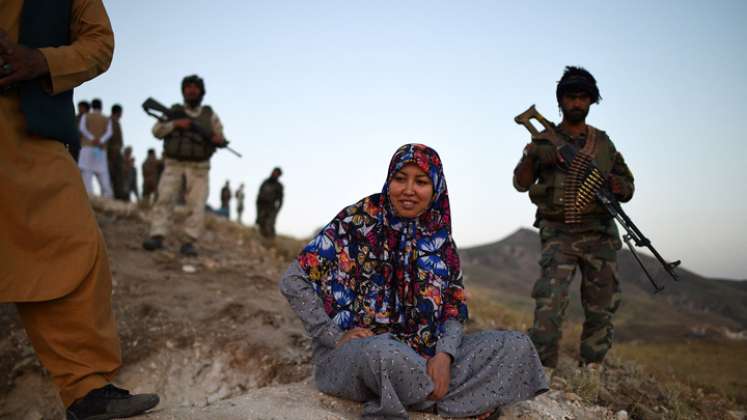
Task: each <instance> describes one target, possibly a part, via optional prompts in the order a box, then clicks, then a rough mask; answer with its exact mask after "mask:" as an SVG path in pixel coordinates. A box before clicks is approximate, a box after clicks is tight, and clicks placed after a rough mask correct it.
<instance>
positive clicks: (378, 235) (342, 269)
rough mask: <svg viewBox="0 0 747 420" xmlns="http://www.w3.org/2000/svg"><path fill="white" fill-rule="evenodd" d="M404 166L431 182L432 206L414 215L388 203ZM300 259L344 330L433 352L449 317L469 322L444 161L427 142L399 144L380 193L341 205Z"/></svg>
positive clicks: (420, 352) (332, 316)
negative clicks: (357, 330)
mask: <svg viewBox="0 0 747 420" xmlns="http://www.w3.org/2000/svg"><path fill="white" fill-rule="evenodd" d="M407 164H415V165H417V167H418V168H420V169H421V170H423V171H424V172H425V173H426V174H428V176H429V177H430V179H431V182H432V183H433V198H432V201H431V205H430V207H429V208H428V209H427V210H426V211H425V212H424V213H423V214H421V215H420V216H419V217H417V218H413V219H406V218H400V217H397V215H396V213H395V212H394V210H393V207H392V204H391V203H390V201H389V191H388V190H389V181H390V180H391V179H392V177H393V176H394V174H396V173H397V172H398V171H399V170H400V169H402V168H403V167H404V166H405V165H407ZM298 262H299V264H300V265H301V268H302V269H303V270H304V271H305V272H306V274H307V275H308V278H309V280H310V281H311V282H312V283H313V285H314V289H315V290H316V292H317V294H318V295H319V296H320V297H321V299H322V302H323V304H324V310H325V311H326V312H327V314H328V315H329V316H330V317H331V318H332V319H333V320H334V322H335V323H336V324H337V325H338V326H339V327H340V328H341V329H343V330H348V329H351V328H354V327H362V328H368V329H371V330H373V331H374V332H375V333H377V334H378V333H383V332H389V333H391V334H392V335H393V336H394V337H396V338H397V339H400V340H402V341H403V342H405V343H407V344H408V345H410V346H411V347H412V348H413V349H414V350H415V351H417V352H418V353H419V354H421V355H423V356H425V357H430V356H433V355H434V354H435V348H436V342H437V341H438V338H439V337H440V335H441V334H442V333H443V325H444V322H445V321H446V320H448V319H456V320H458V321H460V322H464V321H465V320H466V319H467V305H466V304H465V299H464V286H463V283H462V272H461V268H460V263H459V255H458V254H457V249H456V246H455V245H454V241H453V240H452V238H451V212H450V209H449V194H448V191H447V189H446V180H445V179H444V173H443V167H442V165H441V158H440V157H439V156H438V153H436V151H435V150H433V149H431V148H430V147H428V146H425V145H422V144H406V145H404V146H402V147H400V148H399V149H397V151H396V152H395V154H394V156H393V157H392V160H391V163H390V164H389V173H388V175H387V179H386V183H384V188H383V191H382V192H381V193H380V194H374V195H371V196H369V197H366V198H364V199H363V200H361V201H359V202H357V203H356V204H353V205H352V206H349V207H347V208H345V209H344V210H342V211H341V212H340V213H339V214H338V215H337V217H335V218H334V219H333V220H332V221H331V222H330V223H329V224H327V226H325V227H324V228H323V229H322V231H321V232H320V233H319V235H317V236H316V237H315V238H314V239H313V240H312V241H311V242H309V244H308V245H307V246H306V247H305V248H304V249H303V251H302V252H301V254H300V255H299V256H298Z"/></svg>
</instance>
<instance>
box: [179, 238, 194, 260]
mask: <svg viewBox="0 0 747 420" xmlns="http://www.w3.org/2000/svg"><path fill="white" fill-rule="evenodd" d="M179 252H180V253H181V254H182V255H184V256H185V257H196V256H197V248H195V246H194V245H192V242H185V243H183V244H182V247H181V248H179Z"/></svg>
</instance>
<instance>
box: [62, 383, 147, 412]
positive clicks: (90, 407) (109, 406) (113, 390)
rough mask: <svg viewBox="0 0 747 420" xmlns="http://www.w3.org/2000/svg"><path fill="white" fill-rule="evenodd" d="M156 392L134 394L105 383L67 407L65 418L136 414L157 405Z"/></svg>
mask: <svg viewBox="0 0 747 420" xmlns="http://www.w3.org/2000/svg"><path fill="white" fill-rule="evenodd" d="M158 401H159V398H158V395H156V394H136V395H132V394H130V392H129V391H127V390H126V389H122V388H117V387H116V386H114V385H111V384H109V385H106V386H104V387H101V388H97V389H94V390H93V391H91V392H89V393H88V394H86V396H85V397H83V398H81V399H79V400H78V401H75V402H74V403H73V404H72V405H70V407H68V409H67V420H108V419H115V418H124V417H132V416H137V415H138V414H143V413H144V412H146V411H148V410H150V409H151V408H153V407H155V406H156V405H158Z"/></svg>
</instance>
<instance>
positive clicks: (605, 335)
mask: <svg viewBox="0 0 747 420" xmlns="http://www.w3.org/2000/svg"><path fill="white" fill-rule="evenodd" d="M616 268H617V264H616V262H615V261H609V260H604V259H601V258H598V257H592V258H584V261H582V263H581V274H582V280H581V303H582V304H583V306H584V314H585V315H586V318H585V321H584V329H583V332H582V333H581V361H582V362H584V363H601V362H602V361H603V360H604V356H605V355H606V354H607V351H609V349H610V348H611V347H612V340H613V338H614V327H613V325H612V316H613V315H614V314H615V312H616V311H617V308H618V307H619V306H620V297H621V293H620V282H619V281H618V279H617V275H616V274H615V272H616Z"/></svg>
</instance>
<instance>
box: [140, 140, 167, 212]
mask: <svg viewBox="0 0 747 420" xmlns="http://www.w3.org/2000/svg"><path fill="white" fill-rule="evenodd" d="M161 166H163V163H162V162H161V161H160V160H159V159H158V158H157V157H156V149H148V156H146V158H145V160H144V161H143V164H142V165H141V167H140V168H141V169H142V172H141V173H142V175H143V203H145V205H146V206H150V205H151V196H153V197H154V199H153V200H154V201H155V198H157V197H158V178H159V175H160V174H161Z"/></svg>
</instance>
